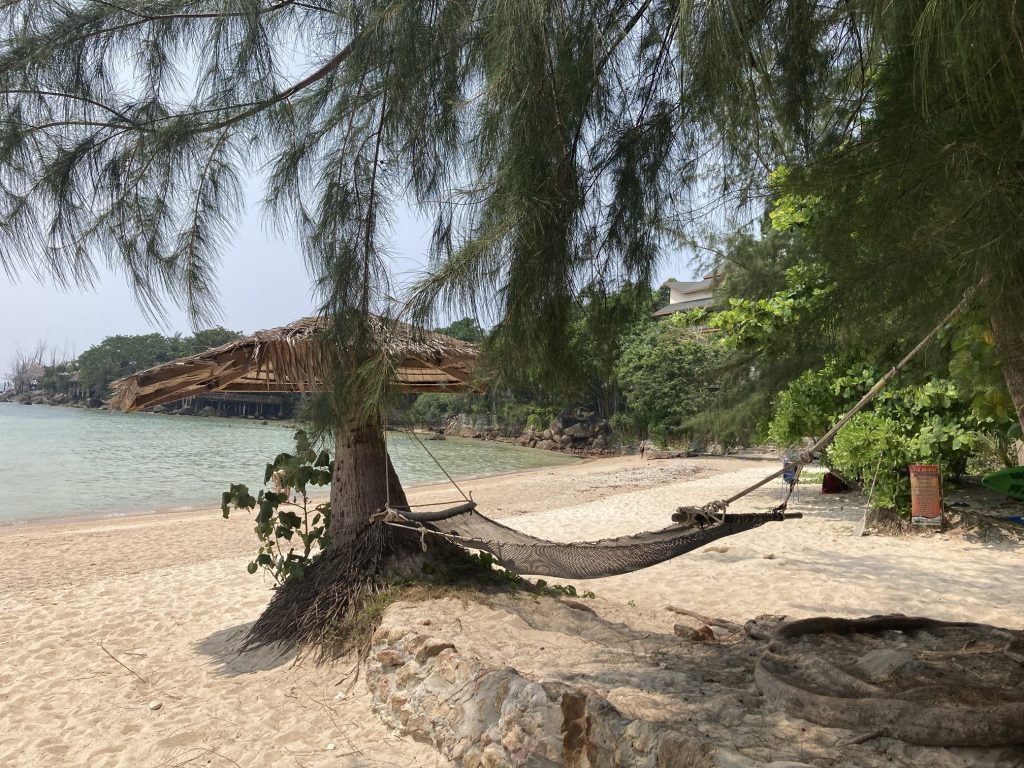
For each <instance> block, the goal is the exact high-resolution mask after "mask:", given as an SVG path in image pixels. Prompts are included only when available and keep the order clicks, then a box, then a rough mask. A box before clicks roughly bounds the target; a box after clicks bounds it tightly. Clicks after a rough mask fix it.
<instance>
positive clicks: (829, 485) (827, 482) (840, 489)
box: [821, 472, 850, 493]
mask: <svg viewBox="0 0 1024 768" xmlns="http://www.w3.org/2000/svg"><path fill="white" fill-rule="evenodd" d="M848 490H850V486H848V485H847V484H846V483H844V482H843V480H842V478H841V477H839V475H834V474H832V473H831V472H826V473H825V476H824V477H823V478H822V479H821V492H822V493H846V492H847V491H848Z"/></svg>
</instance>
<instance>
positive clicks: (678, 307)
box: [654, 296, 715, 317]
mask: <svg viewBox="0 0 1024 768" xmlns="http://www.w3.org/2000/svg"><path fill="white" fill-rule="evenodd" d="M714 303H715V299H714V297H713V296H708V297H706V298H702V299H691V300H690V301H677V302H676V303H675V304H666V305H665V306H664V307H662V308H661V309H659V310H658V311H657V312H655V313H654V316H655V317H665V316H666V315H674V314H675V313H676V312H687V311H689V310H691V309H703V308H704V307H710V306H711V305H712V304H714Z"/></svg>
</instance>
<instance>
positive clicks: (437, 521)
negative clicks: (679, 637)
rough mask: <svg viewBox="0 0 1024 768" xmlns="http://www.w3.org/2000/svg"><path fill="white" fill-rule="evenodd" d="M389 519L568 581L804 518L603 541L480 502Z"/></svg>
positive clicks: (733, 521) (747, 518)
mask: <svg viewBox="0 0 1024 768" xmlns="http://www.w3.org/2000/svg"><path fill="white" fill-rule="evenodd" d="M390 512H392V513H393V515H392V514H389V515H388V517H386V518H384V519H385V521H386V522H390V523H392V524H395V525H402V526H407V527H408V526H413V527H417V528H419V529H420V530H421V531H422V532H423V533H424V535H427V534H430V535H436V536H441V537H443V538H445V539H448V540H449V541H451V542H452V543H454V544H458V545H460V546H462V547H465V548H467V549H476V550H483V551H485V552H490V553H491V554H492V555H493V556H494V559H495V560H497V561H498V563H499V564H500V565H501V566H502V567H504V568H507V569H508V570H510V571H514V572H516V573H520V574H523V573H528V574H531V575H535V576H554V577H558V578H566V579H598V578H601V577H604V576H618V575H619V574H622V573H631V572H633V571H638V570H640V569H642V568H649V567H650V566H652V565H657V564H658V563H663V562H665V561H666V560H671V559H672V558H675V557H679V555H683V554H685V553H687V552H691V551H693V550H695V549H697V548H698V547H703V546H704V545H706V544H710V543H711V542H713V541H716V540H718V539H721V538H723V537H725V536H731V535H733V534H735V533H742V532H743V531H749V530H751V529H752V528H757V527H759V526H761V525H764V524H765V523H768V522H774V521H781V520H788V519H792V518H798V517H801V515H800V513H799V512H795V513H794V512H786V511H785V505H784V504H783V505H780V506H778V507H776V508H775V509H773V510H771V511H770V512H764V513H741V514H732V515H726V514H720V515H717V516H715V517H714V518H713V519H710V520H707V521H704V520H697V521H694V522H692V523H683V524H678V525H672V526H669V527H668V528H664V529H662V530H660V531H646V532H644V533H636V534H632V535H629V536H617V537H615V538H610V539H599V540H597V541H577V542H555V541H548V540H547V539H541V538H538V537H536V536H530V535H529V534H526V533H523V532H522V531H517V530H515V529H514V528H509V527H508V526H506V525H502V524H501V523H499V522H496V521H495V520H492V519H491V518H489V517H487V516H486V515H482V514H480V513H479V512H477V511H476V504H475V503H474V502H468V503H466V504H462V505H459V506H458V507H453V508H452V509H450V510H445V511H444V512H426V513H417V512H411V511H409V510H390Z"/></svg>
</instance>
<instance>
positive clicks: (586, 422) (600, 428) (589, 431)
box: [443, 414, 621, 456]
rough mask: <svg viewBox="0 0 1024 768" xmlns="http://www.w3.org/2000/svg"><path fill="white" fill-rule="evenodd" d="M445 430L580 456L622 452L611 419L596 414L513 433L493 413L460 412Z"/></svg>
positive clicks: (449, 433) (447, 432)
mask: <svg viewBox="0 0 1024 768" xmlns="http://www.w3.org/2000/svg"><path fill="white" fill-rule="evenodd" d="M443 431H444V433H445V434H448V435H454V436H457V437H467V438H475V439H478V440H494V441H496V442H502V443H510V444H513V445H520V446H523V447H524V448H539V449H541V450H545V451H562V452H563V453H572V454H575V455H579V456H604V455H618V454H619V453H621V450H620V449H618V448H617V447H616V446H613V445H612V442H611V427H610V426H609V424H608V421H607V420H606V419H597V418H593V417H590V418H586V419H577V418H576V417H574V416H570V415H562V416H559V417H558V418H556V419H553V420H552V421H551V423H550V424H549V425H548V427H547V428H545V429H535V428H533V427H526V428H525V429H523V430H522V432H514V431H513V432H510V431H509V429H508V428H507V427H506V426H502V425H499V424H498V423H497V421H496V420H495V419H494V418H493V417H492V416H488V415H482V416H480V415H468V414H459V416H457V417H456V418H454V419H452V420H451V421H450V422H449V423H448V424H447V425H446V426H445V428H444V430H443Z"/></svg>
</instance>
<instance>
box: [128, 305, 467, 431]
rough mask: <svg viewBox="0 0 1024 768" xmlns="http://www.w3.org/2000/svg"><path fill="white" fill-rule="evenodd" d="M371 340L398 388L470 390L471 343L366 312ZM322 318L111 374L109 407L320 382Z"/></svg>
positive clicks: (305, 388) (308, 387) (294, 388)
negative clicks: (127, 373)
mask: <svg viewBox="0 0 1024 768" xmlns="http://www.w3.org/2000/svg"><path fill="white" fill-rule="evenodd" d="M371 326H372V331H373V334H374V337H375V340H376V344H377V346H378V347H379V348H380V350H381V351H382V352H383V353H384V354H385V355H386V356H387V358H388V359H389V360H390V361H391V362H392V364H393V365H394V367H395V375H394V379H395V380H394V384H395V385H396V386H397V388H398V389H399V391H402V392H475V391H480V390H479V389H478V388H477V387H476V386H475V385H474V384H473V381H472V373H473V367H474V366H475V364H476V361H477V357H478V356H479V350H478V348H477V347H476V345H474V344H470V343H468V342H465V341H459V340H458V339H453V338H451V337H450V336H445V335H443V334H440V333H433V332H431V331H424V330H422V329H419V328H414V327H413V326H411V325H406V324H405V323H398V322H394V321H386V320H383V319H381V318H377V317H373V318H371ZM326 327H327V320H325V319H324V318H319V317H307V318H303V319H302V320H297V321H296V322H294V323H290V324H288V325H285V326H282V327H280V328H271V329H270V330H266V331H258V332H256V333H254V334H253V335H252V336H247V337H246V338H244V339H239V340H237V341H232V342H229V343H227V344H224V345H222V346H220V347H215V348H213V349H210V350H207V351H206V352H203V353H201V354H198V355H193V356H192V357H183V358H181V359H178V360H171V361H170V362H167V363H162V364H160V365H157V366H154V367H152V368H147V369H146V370H144V371H140V372H139V373H136V374H134V375H133V376H127V377H125V378H123V379H118V380H117V381H115V382H113V383H112V384H111V387H112V389H113V391H114V394H113V397H111V399H110V406H111V408H118V409H120V410H122V411H135V410H139V409H141V408H149V407H151V406H155V405H160V404H161V403H168V402H171V401H173V400H180V399H182V398H185V397H192V396H194V395H200V394H203V393H206V392H309V391H313V390H316V389H319V388H320V387H322V386H323V383H324V381H325V380H326V372H327V365H328V359H329V358H328V355H327V350H326V348H325V346H324V344H325V341H324V339H325V336H324V335H323V334H322V333H321V332H322V331H323V330H324V329H325V328H326Z"/></svg>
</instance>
